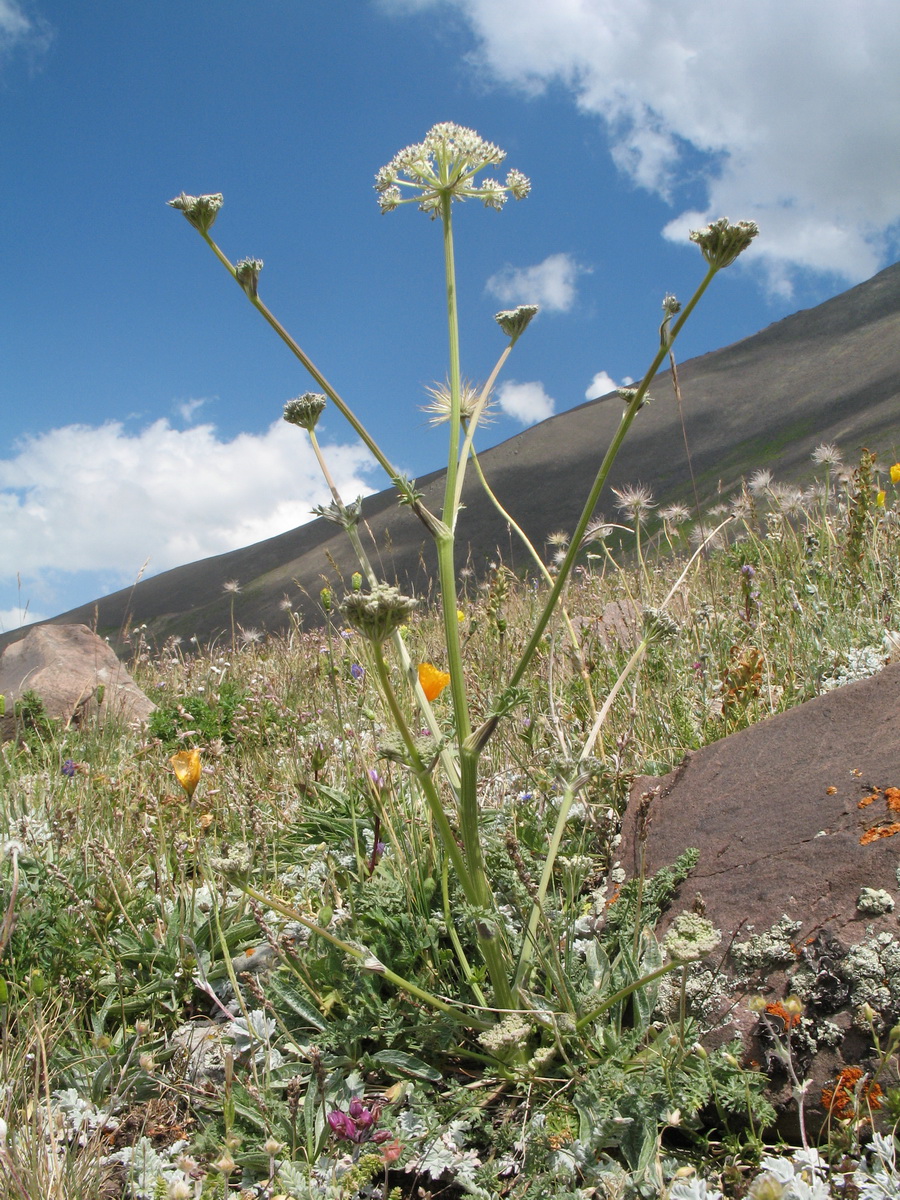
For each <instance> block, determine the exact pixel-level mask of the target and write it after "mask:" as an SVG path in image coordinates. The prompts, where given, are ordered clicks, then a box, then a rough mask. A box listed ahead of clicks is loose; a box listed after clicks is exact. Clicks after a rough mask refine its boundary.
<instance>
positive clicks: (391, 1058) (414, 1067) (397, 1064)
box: [369, 1050, 443, 1083]
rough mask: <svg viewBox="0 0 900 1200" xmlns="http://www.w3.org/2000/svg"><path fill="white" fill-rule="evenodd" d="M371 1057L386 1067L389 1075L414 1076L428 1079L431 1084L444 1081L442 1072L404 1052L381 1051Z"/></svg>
mask: <svg viewBox="0 0 900 1200" xmlns="http://www.w3.org/2000/svg"><path fill="white" fill-rule="evenodd" d="M369 1057H370V1058H371V1059H372V1061H373V1062H377V1063H379V1064H380V1065H381V1066H382V1067H385V1068H386V1069H387V1072H388V1074H389V1075H412V1076H413V1077H414V1078H415V1079H427V1080H428V1082H429V1083H440V1082H441V1080H442V1079H443V1076H442V1075H441V1073H440V1071H438V1070H436V1069H435V1068H434V1067H430V1066H429V1065H428V1063H426V1062H422V1060H421V1058H416V1057H415V1055H414V1054H404V1052H403V1051H402V1050H379V1051H378V1053H377V1054H372V1055H370V1056H369Z"/></svg>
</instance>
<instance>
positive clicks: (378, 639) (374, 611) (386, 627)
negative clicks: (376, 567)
mask: <svg viewBox="0 0 900 1200" xmlns="http://www.w3.org/2000/svg"><path fill="white" fill-rule="evenodd" d="M418 603H419V602H418V600H414V599H413V598H412V597H411V596H404V595H403V593H402V592H401V591H400V589H399V588H396V587H391V586H389V585H388V584H386V583H378V584H376V585H375V586H374V587H373V588H372V590H371V591H370V592H351V593H350V595H349V596H346V597H345V598H344V601H343V603H342V604H341V612H342V613H343V614H344V617H345V618H346V620H347V623H348V625H352V626H353V628H354V629H356V630H358V631H359V632H360V633H361V634H363V636H364V637H367V638H368V639H369V641H370V642H373V643H374V644H375V645H380V644H381V643H382V642H383V641H385V640H386V639H387V638H389V637H390V636H391V634H392V633H394V632H395V631H396V630H397V629H399V628H400V626H401V625H404V624H405V623H406V621H407V618H408V617H409V615H410V613H412V612H413V610H414V609H415V608H416V606H417V604H418Z"/></svg>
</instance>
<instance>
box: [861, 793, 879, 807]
mask: <svg viewBox="0 0 900 1200" xmlns="http://www.w3.org/2000/svg"><path fill="white" fill-rule="evenodd" d="M877 799H878V790H877V788H876V790H875V791H874V792H872V794H871V796H863V798H862V800H860V802H859V804H857V806H856V807H857V808H868V807H869V805H870V804H871V803H872V801H873V800H877Z"/></svg>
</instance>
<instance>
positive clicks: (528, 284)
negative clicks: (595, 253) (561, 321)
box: [485, 254, 588, 312]
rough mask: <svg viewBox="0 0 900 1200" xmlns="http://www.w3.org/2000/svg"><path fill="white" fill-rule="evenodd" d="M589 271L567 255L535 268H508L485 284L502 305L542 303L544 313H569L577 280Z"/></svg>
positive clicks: (554, 256) (556, 255)
mask: <svg viewBox="0 0 900 1200" xmlns="http://www.w3.org/2000/svg"><path fill="white" fill-rule="evenodd" d="M587 269H588V268H586V267H581V266H579V265H578V263H577V262H575V260H574V259H573V258H572V257H571V255H568V254H551V255H549V257H547V258H545V259H544V261H543V262H539V263H536V264H535V265H534V266H533V267H512V266H505V267H503V268H502V269H501V270H499V271H498V272H497V274H496V275H492V276H491V277H490V279H489V280H488V281H487V283H486V284H485V287H486V288H487V290H488V291H489V292H490V293H491V295H492V296H496V297H497V299H498V300H500V301H501V302H502V303H503V304H509V305H510V306H512V305H516V304H539V305H540V306H541V308H543V309H544V310H545V312H568V311H569V309H570V308H571V307H572V305H573V304H574V303H575V280H576V279H577V278H578V275H579V274H582V273H584V272H586V271H587Z"/></svg>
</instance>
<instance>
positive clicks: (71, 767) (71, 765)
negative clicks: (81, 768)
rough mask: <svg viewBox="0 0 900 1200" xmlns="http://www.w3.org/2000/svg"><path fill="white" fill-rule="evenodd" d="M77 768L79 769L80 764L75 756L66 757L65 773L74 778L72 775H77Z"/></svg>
mask: <svg viewBox="0 0 900 1200" xmlns="http://www.w3.org/2000/svg"><path fill="white" fill-rule="evenodd" d="M77 770H78V764H77V763H76V762H75V759H74V758H67V759H65V761H64V762H63V765H62V773H63V775H65V776H67V777H68V778H69V779H72V777H73V776H74V775H75V772H76V771H77Z"/></svg>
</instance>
